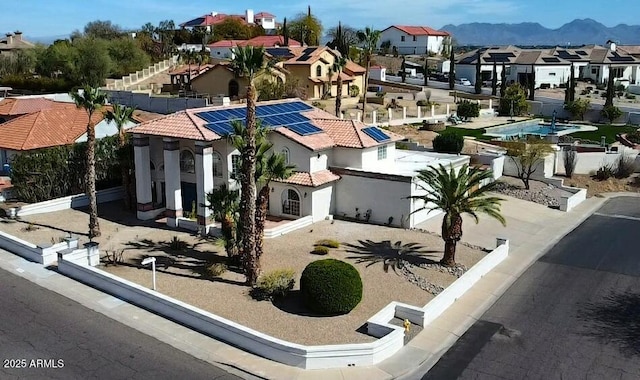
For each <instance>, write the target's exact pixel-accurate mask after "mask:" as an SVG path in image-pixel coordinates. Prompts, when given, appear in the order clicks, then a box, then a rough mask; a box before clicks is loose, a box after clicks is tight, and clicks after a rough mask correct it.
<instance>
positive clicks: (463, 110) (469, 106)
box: [456, 100, 480, 119]
mask: <svg viewBox="0 0 640 380" xmlns="http://www.w3.org/2000/svg"><path fill="white" fill-rule="evenodd" d="M456 113H457V114H458V116H460V117H463V118H465V119H468V118H470V117H478V116H480V104H478V103H476V102H470V101H468V100H462V101H460V102H458V105H457V111H456Z"/></svg>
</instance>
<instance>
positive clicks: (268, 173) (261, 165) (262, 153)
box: [256, 140, 295, 262]
mask: <svg viewBox="0 0 640 380" xmlns="http://www.w3.org/2000/svg"><path fill="white" fill-rule="evenodd" d="M264 141H265V143H264V144H262V145H261V147H260V149H258V159H257V162H258V165H257V170H256V177H257V182H258V183H260V184H261V185H262V187H261V188H260V192H259V193H258V198H257V200H256V256H257V258H258V262H259V261H260V257H261V256H262V253H263V252H264V244H263V242H264V226H265V221H266V220H267V213H268V211H269V210H268V209H267V207H268V205H269V192H270V189H269V184H270V183H271V181H272V180H274V179H287V178H289V177H291V176H292V175H293V170H294V169H295V166H294V165H289V164H288V163H287V161H286V158H285V156H284V154H282V153H273V152H272V153H270V154H269V155H267V154H266V153H267V151H268V150H269V149H271V147H272V144H271V143H268V142H266V140H264Z"/></svg>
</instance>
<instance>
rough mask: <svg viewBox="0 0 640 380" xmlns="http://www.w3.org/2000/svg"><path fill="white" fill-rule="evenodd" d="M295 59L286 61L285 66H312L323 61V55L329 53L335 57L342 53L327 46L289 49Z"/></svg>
mask: <svg viewBox="0 0 640 380" xmlns="http://www.w3.org/2000/svg"><path fill="white" fill-rule="evenodd" d="M289 51H291V53H293V57H292V58H289V59H288V60H286V61H284V64H285V65H310V64H313V63H316V62H317V61H318V60H321V59H322V53H324V52H329V53H330V54H333V55H334V56H336V57H337V56H338V55H339V54H340V53H338V52H337V51H334V50H333V49H331V48H329V47H327V46H305V47H289Z"/></svg>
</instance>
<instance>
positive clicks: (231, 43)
mask: <svg viewBox="0 0 640 380" xmlns="http://www.w3.org/2000/svg"><path fill="white" fill-rule="evenodd" d="M283 44H284V38H283V37H282V36H258V37H254V38H252V39H250V40H221V41H217V42H214V43H212V44H210V45H209V47H210V48H225V47H228V48H232V47H236V46H255V47H257V46H264V47H265V48H269V47H276V46H282V45H283ZM289 46H291V47H300V46H302V44H300V42H298V41H296V40H294V39H291V38H289Z"/></svg>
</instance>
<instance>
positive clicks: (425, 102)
mask: <svg viewBox="0 0 640 380" xmlns="http://www.w3.org/2000/svg"><path fill="white" fill-rule="evenodd" d="M416 105H417V106H418V107H427V106H429V101H428V100H426V99H420V100H418V101H417V102H416Z"/></svg>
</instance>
